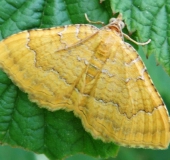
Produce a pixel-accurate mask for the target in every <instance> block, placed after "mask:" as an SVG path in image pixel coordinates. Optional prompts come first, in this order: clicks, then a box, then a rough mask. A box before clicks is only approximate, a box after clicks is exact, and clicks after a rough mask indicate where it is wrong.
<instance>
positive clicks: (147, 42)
mask: <svg viewBox="0 0 170 160" xmlns="http://www.w3.org/2000/svg"><path fill="white" fill-rule="evenodd" d="M122 34H123V36H124V37H125V38H127V39H129V40H130V41H132V42H133V43H135V44H137V45H140V46H144V45H147V44H149V43H150V42H151V39H149V40H148V41H146V42H136V41H135V40H133V39H132V38H130V37H129V36H128V35H127V34H125V33H122Z"/></svg>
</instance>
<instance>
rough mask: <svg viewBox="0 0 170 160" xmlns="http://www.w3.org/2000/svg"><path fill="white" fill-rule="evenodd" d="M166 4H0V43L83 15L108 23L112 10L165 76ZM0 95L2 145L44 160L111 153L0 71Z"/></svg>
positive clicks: (113, 149) (95, 0)
mask: <svg viewBox="0 0 170 160" xmlns="http://www.w3.org/2000/svg"><path fill="white" fill-rule="evenodd" d="M110 2H111V5H110ZM168 3H169V2H168V1H166V2H164V1H162V0H159V1H158V0H157V1H153V0H149V1H142V0H135V1H132V0H124V1H123V0H119V1H118V0H110V1H109V0H105V1H104V2H103V3H101V4H100V3H99V0H91V1H89V0H50V1H45V0H29V1H28V0H15V1H13V0H1V1H0V39H4V38H6V37H8V36H10V35H12V34H14V33H18V32H19V31H23V30H27V29H34V28H48V27H54V26H63V25H66V24H76V23H78V24H80V23H88V22H87V20H86V19H85V16H84V13H87V15H88V17H89V19H90V20H93V21H99V20H100V21H103V22H105V24H108V22H109V19H110V18H111V17H112V11H111V8H112V10H113V11H114V12H115V11H120V12H121V13H122V14H123V17H124V19H125V22H126V24H127V28H128V29H129V31H131V32H134V31H137V35H135V36H137V40H139V41H141V42H143V41H146V40H148V39H150V38H151V39H152V42H151V43H150V44H149V45H147V46H145V49H146V51H147V54H148V55H150V54H151V53H154V54H155V55H156V58H157V60H158V62H159V63H160V64H162V65H163V66H164V67H165V69H166V71H167V72H168V73H170V64H169V59H168V55H169V54H168V52H169V46H168V41H169V32H168V28H169V23H168V22H169V19H168V18H169V17H168V12H169V7H168ZM166 17H167V18H166ZM166 22H167V23H166ZM166 88H167V87H166ZM0 96H1V98H0V142H1V143H2V144H8V145H11V146H16V147H22V148H24V149H26V150H30V151H33V152H36V153H44V154H45V155H47V156H48V157H49V158H50V159H62V158H64V157H67V156H69V155H74V154H76V153H79V152H81V153H84V154H88V155H92V156H94V157H101V158H108V157H114V156H115V155H116V154H117V151H118V147H117V146H116V145H114V144H113V143H108V144H107V143H103V142H102V141H100V140H94V139H93V138H92V137H91V135H90V134H89V133H87V132H85V130H84V128H83V127H82V124H81V121H80V119H78V118H76V117H75V116H74V115H73V113H72V112H65V111H62V110H61V111H56V112H49V111H47V110H46V109H41V108H39V107H38V106H37V105H36V104H34V103H32V102H30V101H29V100H28V97H27V95H26V94H25V93H23V92H22V91H20V90H19V89H18V88H17V87H16V86H15V85H14V84H13V83H12V82H11V80H10V79H9V78H8V77H7V75H6V74H4V73H3V72H2V71H1V72H0Z"/></svg>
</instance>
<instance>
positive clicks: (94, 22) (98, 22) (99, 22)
mask: <svg viewBox="0 0 170 160" xmlns="http://www.w3.org/2000/svg"><path fill="white" fill-rule="evenodd" d="M84 15H85V18H86V20H87V21H88V22H89V23H91V24H102V25H104V22H102V21H91V20H90V19H89V18H88V16H87V14H86V13H85V14H84Z"/></svg>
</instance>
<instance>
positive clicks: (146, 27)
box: [110, 0, 170, 75]
mask: <svg viewBox="0 0 170 160" xmlns="http://www.w3.org/2000/svg"><path fill="white" fill-rule="evenodd" d="M110 1H111V7H112V10H113V11H114V12H120V13H122V14H123V18H124V20H125V22H126V24H127V28H128V29H129V31H130V32H134V31H137V37H138V40H139V41H141V42H144V41H147V40H148V39H151V40H152V41H151V43H150V44H149V45H147V46H145V52H147V55H148V56H149V55H150V54H152V53H154V54H155V57H156V60H157V63H158V64H161V65H162V66H163V67H164V69H165V71H166V72H167V73H168V74H169V75H170V32H169V29H170V16H169V14H170V0H167V1H165V0H147V1H142V0H110Z"/></svg>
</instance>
